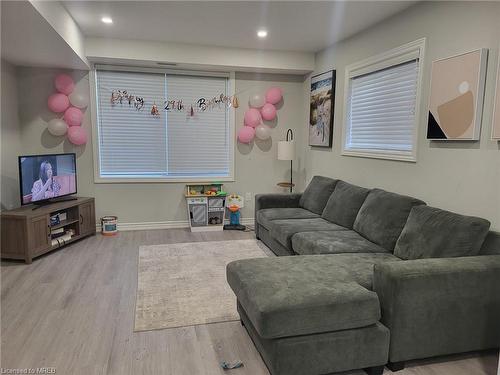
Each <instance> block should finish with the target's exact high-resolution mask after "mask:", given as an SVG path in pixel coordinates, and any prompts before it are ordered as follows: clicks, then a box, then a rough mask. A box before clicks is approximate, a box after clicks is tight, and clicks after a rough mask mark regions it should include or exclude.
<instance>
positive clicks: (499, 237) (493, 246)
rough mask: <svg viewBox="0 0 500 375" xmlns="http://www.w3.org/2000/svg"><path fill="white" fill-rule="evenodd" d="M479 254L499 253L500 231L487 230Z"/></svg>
mask: <svg viewBox="0 0 500 375" xmlns="http://www.w3.org/2000/svg"><path fill="white" fill-rule="evenodd" d="M479 254H480V255H500V232H493V231H491V230H490V231H489V232H488V234H487V235H486V238H485V240H484V242H483V246H481V250H480V251H479Z"/></svg>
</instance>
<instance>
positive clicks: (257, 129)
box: [238, 87, 283, 143]
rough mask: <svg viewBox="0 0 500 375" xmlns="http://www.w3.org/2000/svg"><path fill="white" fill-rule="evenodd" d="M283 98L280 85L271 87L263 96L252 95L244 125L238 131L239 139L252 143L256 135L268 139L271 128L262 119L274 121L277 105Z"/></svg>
mask: <svg viewBox="0 0 500 375" xmlns="http://www.w3.org/2000/svg"><path fill="white" fill-rule="evenodd" d="M282 98H283V91H282V90H281V88H279V87H271V88H269V89H268V90H267V91H266V94H265V95H264V96H263V95H261V94H259V93H254V94H252V95H250V98H249V100H248V103H249V104H250V108H249V109H248V110H247V111H246V112H245V119H244V125H245V126H243V127H242V128H241V129H240V130H239V132H238V141H240V142H241V143H250V142H252V141H253V139H254V138H255V137H257V138H259V139H261V140H266V139H268V138H269V137H270V136H271V128H270V127H269V126H267V125H265V124H262V123H261V122H262V120H265V121H272V120H274V119H275V118H276V107H275V105H276V104H278V103H279V102H280V101H281V99H282Z"/></svg>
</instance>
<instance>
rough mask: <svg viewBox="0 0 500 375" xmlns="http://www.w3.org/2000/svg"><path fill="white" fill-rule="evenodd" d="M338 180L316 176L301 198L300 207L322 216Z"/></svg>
mask: <svg viewBox="0 0 500 375" xmlns="http://www.w3.org/2000/svg"><path fill="white" fill-rule="evenodd" d="M337 181H338V180H334V179H332V178H328V177H323V176H314V177H313V178H312V180H311V182H310V183H309V185H308V186H307V188H306V190H305V191H304V192H303V193H302V196H301V197H300V201H299V206H300V207H302V208H305V209H306V210H309V211H312V212H314V213H315V214H318V215H321V213H322V212H323V209H324V208H325V205H326V202H327V201H328V198H330V195H332V192H333V189H335V185H336V184H337Z"/></svg>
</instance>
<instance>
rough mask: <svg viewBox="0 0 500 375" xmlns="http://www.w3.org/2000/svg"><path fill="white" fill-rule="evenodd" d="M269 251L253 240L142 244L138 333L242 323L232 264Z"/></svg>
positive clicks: (136, 318)
mask: <svg viewBox="0 0 500 375" xmlns="http://www.w3.org/2000/svg"><path fill="white" fill-rule="evenodd" d="M264 248H265V245H263V244H262V243H260V242H259V241H257V240H253V239H252V240H237V241H210V242H191V243H175V244H167V245H153V246H141V247H140V248H139V269H138V271H139V274H138V285H137V297H136V305H135V328H134V331H149V330H154V329H164V328H174V327H184V326H191V325H196V324H207V323H216V322H225V321H231V320H239V316H238V313H237V311H236V297H235V296H234V294H233V292H232V290H231V288H230V287H229V285H228V284H227V281H226V265H227V264H228V263H229V262H232V261H233V260H238V259H246V258H261V257H266V256H267V255H266V253H265V250H264Z"/></svg>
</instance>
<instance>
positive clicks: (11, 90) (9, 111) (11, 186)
mask: <svg viewBox="0 0 500 375" xmlns="http://www.w3.org/2000/svg"><path fill="white" fill-rule="evenodd" d="M0 79H1V93H0V95H1V97H2V103H1V107H0V112H1V114H2V116H1V121H2V124H1V133H0V137H1V155H0V159H1V168H2V172H1V188H0V190H1V207H2V209H4V208H9V207H12V206H15V205H18V204H19V180H18V171H17V155H19V153H20V150H21V131H20V126H19V117H18V101H17V80H16V67H15V66H13V65H12V64H10V63H8V62H6V61H4V60H2V61H1V75H0Z"/></svg>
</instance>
